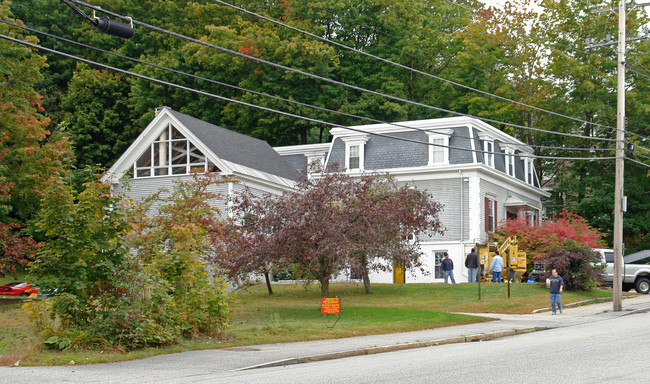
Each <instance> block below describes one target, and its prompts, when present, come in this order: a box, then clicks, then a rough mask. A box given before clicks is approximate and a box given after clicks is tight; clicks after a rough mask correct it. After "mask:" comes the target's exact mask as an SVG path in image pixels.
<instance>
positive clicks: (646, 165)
mask: <svg viewBox="0 0 650 384" xmlns="http://www.w3.org/2000/svg"><path fill="white" fill-rule="evenodd" d="M624 159H625V160H629V161H631V162H633V163H636V164H638V165H641V166H644V167H646V168H650V164H646V163H643V162H641V161H639V160H634V159H632V158H629V157H627V156H626V157H624Z"/></svg>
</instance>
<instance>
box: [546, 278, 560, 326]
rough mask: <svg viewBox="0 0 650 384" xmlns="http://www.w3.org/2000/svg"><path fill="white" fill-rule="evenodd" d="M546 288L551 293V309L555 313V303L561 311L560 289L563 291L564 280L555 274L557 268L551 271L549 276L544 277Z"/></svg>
mask: <svg viewBox="0 0 650 384" xmlns="http://www.w3.org/2000/svg"><path fill="white" fill-rule="evenodd" d="M546 288H549V292H550V293H551V310H552V311H553V314H554V315H555V304H557V307H558V309H559V310H560V313H562V291H564V280H563V279H562V276H559V275H558V274H557V269H553V270H552V271H551V277H549V278H548V279H546Z"/></svg>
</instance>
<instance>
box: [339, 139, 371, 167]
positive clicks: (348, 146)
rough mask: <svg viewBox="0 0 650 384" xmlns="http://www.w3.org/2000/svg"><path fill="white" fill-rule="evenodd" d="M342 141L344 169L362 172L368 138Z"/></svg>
mask: <svg viewBox="0 0 650 384" xmlns="http://www.w3.org/2000/svg"><path fill="white" fill-rule="evenodd" d="M342 140H343V141H344V142H345V169H347V170H348V171H362V170H363V169H364V156H365V153H364V152H365V151H364V149H365V144H366V142H367V141H368V136H363V137H344V138H342Z"/></svg>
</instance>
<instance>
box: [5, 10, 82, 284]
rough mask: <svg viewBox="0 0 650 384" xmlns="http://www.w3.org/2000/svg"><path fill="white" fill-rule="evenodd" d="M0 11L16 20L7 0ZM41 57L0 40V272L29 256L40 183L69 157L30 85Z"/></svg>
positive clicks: (12, 268)
mask: <svg viewBox="0 0 650 384" xmlns="http://www.w3.org/2000/svg"><path fill="white" fill-rule="evenodd" d="M0 17H1V18H2V19H4V20H9V21H11V22H14V23H15V22H17V20H15V19H13V18H12V15H11V13H10V12H9V3H8V2H3V3H1V4H0ZM0 33H2V34H4V35H8V36H11V37H14V38H17V39H23V40H27V41H30V42H36V39H35V38H34V37H33V36H25V35H24V34H22V33H21V31H20V30H17V29H15V28H10V27H9V26H8V25H6V24H0ZM44 67H45V57H44V56H40V55H38V54H36V53H35V52H33V51H32V50H30V49H28V48H26V47H24V46H22V45H19V44H15V43H11V42H8V41H6V40H2V41H0V83H1V84H2V86H0V275H2V276H4V275H5V273H7V272H8V273H11V274H14V275H15V273H16V270H17V269H16V268H21V267H22V266H24V264H25V263H26V262H27V260H28V259H31V258H32V257H33V255H34V251H35V248H34V246H35V243H34V240H33V239H32V238H31V237H30V236H26V235H27V234H28V233H29V232H30V228H29V225H28V224H29V222H30V220H32V219H33V217H34V215H35V214H36V212H37V211H38V208H39V204H40V202H41V197H42V196H41V194H42V192H43V190H44V188H45V183H46V181H47V179H48V178H49V177H51V176H52V175H55V174H58V173H60V172H63V167H64V165H65V164H66V163H68V162H69V161H70V159H71V153H70V148H69V146H68V145H67V141H66V140H65V138H64V137H62V136H61V135H51V134H50V131H49V130H48V124H49V119H48V118H47V117H45V116H44V115H43V114H42V112H43V107H42V97H41V95H39V94H38V92H37V91H36V90H35V85H36V83H37V82H38V81H40V80H41V79H42V78H43V75H42V72H41V71H42V69H43V68H44Z"/></svg>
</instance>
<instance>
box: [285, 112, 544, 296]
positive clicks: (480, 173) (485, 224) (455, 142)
mask: <svg viewBox="0 0 650 384" xmlns="http://www.w3.org/2000/svg"><path fill="white" fill-rule="evenodd" d="M331 134H332V137H333V140H332V142H331V143H327V144H317V145H308V146H300V145H298V146H290V147H279V148H275V150H276V151H277V152H278V153H280V154H281V155H282V156H283V157H285V158H286V159H287V160H288V161H289V162H290V163H291V164H293V165H294V166H295V167H296V168H303V167H304V166H305V165H306V164H307V163H308V162H311V161H314V160H320V161H322V163H323V166H325V167H327V166H330V165H333V164H338V166H339V169H341V170H342V171H344V172H348V173H349V174H351V175H361V174H362V173H364V172H366V173H385V172H389V173H390V174H391V175H392V176H393V177H395V178H396V179H397V180H398V182H401V183H408V184H410V185H414V186H416V187H417V188H420V189H425V190H427V191H428V192H430V193H431V194H432V195H433V196H434V198H435V199H436V200H437V201H438V202H440V203H442V204H443V205H444V212H442V214H441V215H440V218H441V220H442V223H443V224H444V226H445V227H446V229H447V230H446V232H445V234H444V235H442V236H435V237H432V238H426V239H420V241H421V249H422V252H423V261H424V264H425V270H426V271H427V272H428V275H423V274H422V273H420V272H419V271H415V273H408V272H407V273H406V275H405V276H404V274H402V273H401V271H399V270H397V271H393V273H386V272H378V273H374V274H372V275H371V276H370V279H371V281H373V282H378V283H390V282H395V283H400V282H404V280H405V282H440V281H442V270H441V269H440V262H441V261H442V259H443V254H444V252H448V253H449V257H450V258H451V259H452V261H453V262H454V272H455V273H454V274H455V276H456V280H457V281H463V280H464V281H467V280H466V276H467V270H466V268H465V266H464V260H465V256H466V255H467V253H469V250H470V249H471V248H472V247H473V246H474V245H475V244H476V243H482V242H485V241H487V238H488V233H489V232H492V231H494V229H495V227H496V225H497V223H498V222H499V221H501V220H503V219H506V218H513V217H517V215H522V214H523V215H524V216H525V217H524V218H525V219H526V220H528V222H529V223H530V225H533V224H535V223H539V222H540V220H541V212H542V201H543V200H544V199H545V198H547V197H548V196H549V194H548V193H547V192H545V191H543V190H542V189H541V188H540V183H539V180H537V176H536V173H535V169H534V166H533V158H532V154H533V151H532V148H531V147H530V146H528V145H526V144H525V143H523V142H521V141H519V140H517V139H515V138H514V137H512V136H510V135H507V134H505V133H503V132H502V131H500V130H498V129H496V128H494V127H492V126H491V125H489V124H486V123H484V122H482V121H480V120H477V119H473V118H467V117H452V118H442V119H433V120H419V121H407V122H400V123H397V124H373V125H364V126H354V127H349V128H335V129H332V130H331ZM427 144H429V145H427ZM528 156H531V157H528ZM312 177H317V175H312ZM339 278H343V279H345V278H346V277H345V276H341V277H339Z"/></svg>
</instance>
